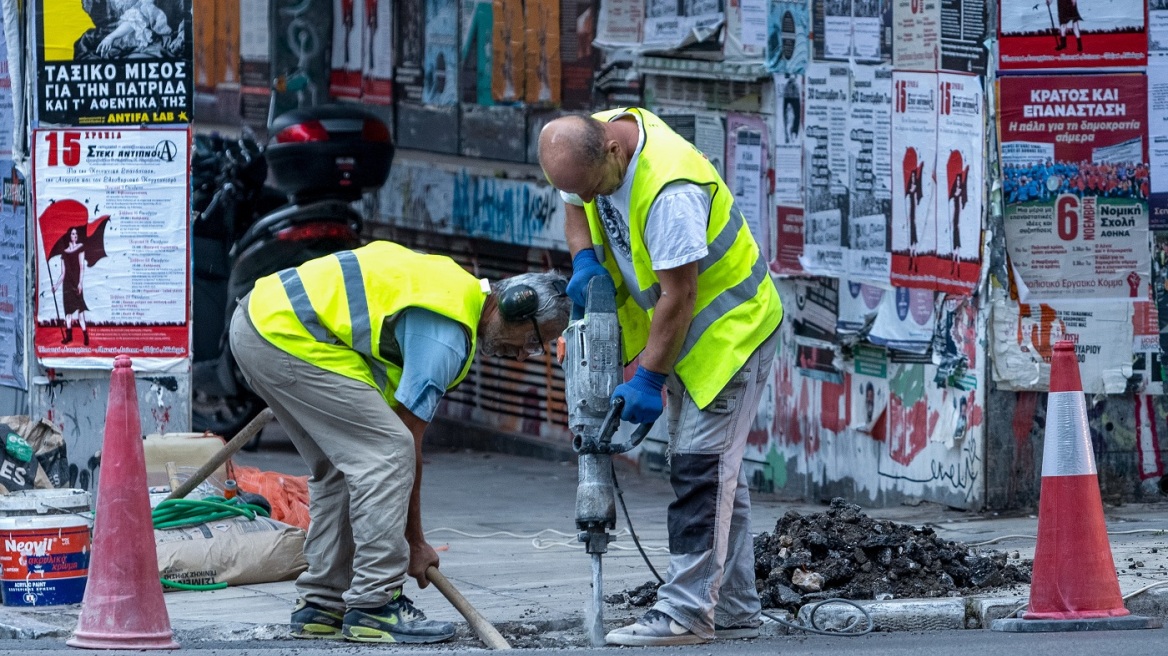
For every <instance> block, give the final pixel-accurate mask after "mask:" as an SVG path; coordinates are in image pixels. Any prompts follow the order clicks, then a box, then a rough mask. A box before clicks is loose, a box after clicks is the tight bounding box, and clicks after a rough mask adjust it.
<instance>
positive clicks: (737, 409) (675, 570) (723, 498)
mask: <svg viewBox="0 0 1168 656" xmlns="http://www.w3.org/2000/svg"><path fill="white" fill-rule="evenodd" d="M778 335H779V333H778V330H776V331H775V333H774V334H773V335H771V336H770V337H769V338H767V340H766V341H765V342H763V343H762V345H761V346H759V347H758V349H756V350H755V351H754V353H752V354H751V355H750V357H749V358H748V359H747V361H746V363H745V364H744V365H743V366H742V368H741V369H739V370H738V372H737V373H736V374H734V377H733V378H732V379H731V380H730V382H729V383H727V384H726V387H724V388H723V389H722V391H721V392H719V394H718V396H717V398H716V399H714V401H713V402H711V403H710V404H709V405H708V406H706V409H705V410H701V409H699V408H698V407H697V405H696V404H695V403H694V401H693V398H692V397H691V396H690V395H689V393H688V392H687V391H686V390H685V387H684V386H683V385H682V384H681V382H680V381H679V380H678V379H677V376H676V375H670V376H669V378H668V380H667V381H666V391H667V394H668V399H669V405H668V407H667V408H666V417H667V420H668V422H669V423H668V429H669V479H670V483H671V484H672V485H673V491H674V496H675V500H674V501H673V503H671V504H670V505H669V513H668V521H669V554H670V555H669V573H668V575H667V576H666V581H665V585H662V586H661V588H660V589H659V590H658V591H657V603H656V604H655V605H654V608H656V609H657V610H659V611H661V612H663V613H665V614H666V615H669V616H670V617H672V618H673V619H675V620H677V622H678V624H681V625H682V626H684V627H685V628H687V629H689V630H690V631H691V632H693V633H694V634H695V635H698V636H700V637H702V638H706V639H712V638H713V637H714V624H715V622H716V623H717V624H719V625H722V626H735V625H738V624H744V623H746V624H754V625H757V624H758V623H759V620H760V619H761V613H762V604H761V603H760V601H759V598H758V591H757V590H756V588H755V585H754V538H753V537H752V536H751V534H750V487H749V485H748V484H747V480H746V471H745V470H744V469H743V468H742V458H743V455H744V454H745V452H746V438H747V435H748V434H749V432H750V426H751V423H752V422H753V421H754V415H755V413H756V412H758V404H759V401H760V400H761V398H762V392H763V389H764V388H765V387H766V380H767V376H769V375H770V371H771V364H772V363H773V362H774V358H775V349H776V348H777V346H778Z"/></svg>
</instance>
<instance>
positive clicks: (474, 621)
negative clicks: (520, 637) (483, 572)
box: [426, 565, 511, 649]
mask: <svg viewBox="0 0 1168 656" xmlns="http://www.w3.org/2000/svg"><path fill="white" fill-rule="evenodd" d="M426 578H428V579H430V582H431V583H433V584H434V587H436V588H438V591H439V592H441V593H442V596H444V597H446V600H447V601H449V602H450V604H451V605H452V606H454V608H455V610H457V611H458V612H459V613H462V616H463V617H465V618H466V621H467V622H468V623H469V624H470V628H472V629H474V632H475V634H476V635H478V637H479V639H480V640H482V641H483V642H484V643H486V645H487V646H488V647H490V648H491V649H510V648H511V645H510V644H508V642H507V640H506V638H504V637H503V636H502V635H501V634H500V633H499V631H498V630H497V629H495V627H494V626H492V625H491V623H490V622H488V621H487V618H485V617H483V616H482V613H480V612H478V611H477V610H475V607H474V606H471V605H470V602H469V601H467V600H466V597H464V596H462V593H461V592H459V591H458V590H457V589H456V588H455V587H454V585H453V584H451V583H450V581H449V580H447V579H446V577H445V576H443V575H442V572H439V571H438V568H437V567H434V566H433V565H431V566H430V567H429V568H427V569H426Z"/></svg>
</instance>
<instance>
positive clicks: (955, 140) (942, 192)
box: [931, 73, 986, 294]
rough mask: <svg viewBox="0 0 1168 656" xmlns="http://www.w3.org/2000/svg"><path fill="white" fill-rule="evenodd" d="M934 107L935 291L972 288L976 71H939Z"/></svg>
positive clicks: (981, 149)
mask: <svg viewBox="0 0 1168 656" xmlns="http://www.w3.org/2000/svg"><path fill="white" fill-rule="evenodd" d="M937 80H938V86H937V90H938V96H939V101H938V104H939V107H938V112H937V196H936V198H937V213H936V216H937V257H936V258H934V259H933V260H932V262H931V269H932V271H933V275H934V277H935V278H936V281H937V283H936V289H937V290H938V291H944V292H951V293H956V294H969V293H972V292H973V290H974V287H976V286H977V282H978V279H979V277H980V275H981V222H982V210H983V207H984V200H983V196H984V194H983V190H984V187H985V182H984V175H983V167H984V162H985V109H986V108H985V94H984V93H983V91H982V88H981V78H979V77H978V76H976V75H959V74H957V73H940V74H939V75H938V77H937Z"/></svg>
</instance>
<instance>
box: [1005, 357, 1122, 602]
mask: <svg viewBox="0 0 1168 656" xmlns="http://www.w3.org/2000/svg"><path fill="white" fill-rule="evenodd" d="M1031 581H1032V583H1031V586H1030V607H1029V610H1028V611H1027V612H1026V614H1025V615H1023V617H1024V618H1025V619H1028V620H1032V619H1045V620H1060V619H1063V620H1070V619H1091V618H1103V617H1120V616H1123V615H1127V614H1128V610H1127V609H1126V608H1124V606H1123V598H1122V597H1121V595H1120V592H1119V579H1118V578H1117V576H1116V573H1115V561H1114V560H1113V559H1112V557H1111V546H1110V544H1108V542H1107V525H1106V524H1105V522H1104V520H1103V500H1102V498H1101V497H1100V495H1099V480H1098V477H1097V476H1096V470H1095V457H1094V454H1093V453H1092V450H1091V431H1090V427H1089V426H1088V424H1087V406H1086V401H1085V400H1084V398H1083V385H1082V382H1080V379H1079V363H1078V361H1077V360H1076V358H1075V347H1074V344H1072V343H1071V342H1069V341H1061V342H1059V343H1057V344H1055V346H1054V353H1053V356H1052V358H1051V374H1050V395H1049V396H1048V398H1047V411H1046V433H1045V444H1044V445H1043V450H1042V490H1041V492H1040V494H1039V508H1038V544H1037V545H1036V547H1035V550H1034V570H1033V572H1032V575H1031Z"/></svg>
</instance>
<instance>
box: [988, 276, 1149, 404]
mask: <svg viewBox="0 0 1168 656" xmlns="http://www.w3.org/2000/svg"><path fill="white" fill-rule="evenodd" d="M991 304H992V311H991V313H990V314H991V317H992V319H991V320H992V330H993V337H992V339H990V340H989V342H990V344H991V346H992V348H993V353H992V355H991V357H990V363H991V364H992V366H993V370H994V382H995V383H997V386H998V388H999V389H1004V390H1011V391H1022V390H1029V391H1037V392H1045V391H1047V390H1049V389H1050V358H1051V354H1052V349H1053V347H1054V345H1055V343H1057V342H1059V341H1060V340H1063V339H1066V340H1070V341H1072V342H1074V344H1075V358H1076V359H1077V360H1078V362H1079V372H1080V377H1081V378H1082V382H1083V391H1084V392H1085V393H1087V394H1121V393H1123V392H1124V390H1125V389H1127V384H1128V377H1129V375H1130V373H1131V369H1132V335H1133V327H1132V311H1133V308H1134V307H1135V305H1136V304H1134V303H1110V302H1103V303H1094V304H1084V303H1070V304H1067V303H1056V304H1047V303H1034V304H1027V303H1023V304H1019V303H1016V302H1015V301H1013V300H1011V299H1010V298H1008V297H1007V296H1006V292H1005V291H1004V290H1001V289H999V290H997V291H995V292H994V293H993V296H992V298H991Z"/></svg>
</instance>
